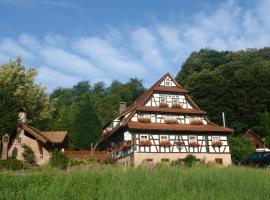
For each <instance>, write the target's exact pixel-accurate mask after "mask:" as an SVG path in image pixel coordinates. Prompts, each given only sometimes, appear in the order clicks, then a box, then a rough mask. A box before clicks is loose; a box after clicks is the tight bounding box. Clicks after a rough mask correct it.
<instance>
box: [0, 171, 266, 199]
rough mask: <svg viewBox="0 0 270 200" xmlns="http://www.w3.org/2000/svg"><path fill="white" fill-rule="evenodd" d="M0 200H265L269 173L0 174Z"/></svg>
mask: <svg viewBox="0 0 270 200" xmlns="http://www.w3.org/2000/svg"><path fill="white" fill-rule="evenodd" d="M0 199H93V200H94V199H110V200H111V199H117V200H121V199H127V200H128V199H136V200H137V199H147V200H152V199H153V200H159V199H162V200H163V199H177V200H178V199H196V200H198V199H215V200H216V199H229V200H233V199H237V200H240V199H245V200H248V199H258V200H263V199H270V171H269V170H262V169H251V168H236V167H231V168H215V167H192V168H179V167H178V168H177V167H172V168H160V169H153V170H146V169H133V168H131V169H127V170H125V171H124V170H120V169H111V168H109V169H105V170H100V171H96V170H95V172H91V171H90V172H89V171H88V172H59V171H53V170H45V171H41V172H35V173H29V172H27V173H2V174H0Z"/></svg>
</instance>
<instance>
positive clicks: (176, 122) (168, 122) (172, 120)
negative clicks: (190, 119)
mask: <svg viewBox="0 0 270 200" xmlns="http://www.w3.org/2000/svg"><path fill="white" fill-rule="evenodd" d="M164 122H165V123H166V124H178V121H177V120H176V119H165V120H164Z"/></svg>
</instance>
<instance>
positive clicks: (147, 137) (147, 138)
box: [140, 134, 149, 141]
mask: <svg viewBox="0 0 270 200" xmlns="http://www.w3.org/2000/svg"><path fill="white" fill-rule="evenodd" d="M144 137H145V138H144ZM146 140H149V136H148V135H146V134H144V135H140V141H146Z"/></svg>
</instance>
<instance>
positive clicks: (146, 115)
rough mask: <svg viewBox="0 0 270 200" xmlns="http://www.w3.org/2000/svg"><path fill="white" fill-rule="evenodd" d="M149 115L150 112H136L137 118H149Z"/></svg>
mask: <svg viewBox="0 0 270 200" xmlns="http://www.w3.org/2000/svg"><path fill="white" fill-rule="evenodd" d="M150 117H151V116H150V114H138V118H147V119H149V118H150Z"/></svg>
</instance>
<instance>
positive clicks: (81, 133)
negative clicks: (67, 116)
mask: <svg viewBox="0 0 270 200" xmlns="http://www.w3.org/2000/svg"><path fill="white" fill-rule="evenodd" d="M75 107H76V112H75V115H74V120H73V122H72V125H71V127H70V135H71V140H72V144H73V148H74V149H88V148H89V147H90V144H91V143H93V144H94V143H96V142H97V140H98V139H99V137H100V134H101V123H100V121H99V119H98V117H97V115H96V113H95V110H94V108H93V106H92V103H91V99H90V95H87V94H85V95H83V96H82V97H81V99H80V100H79V102H77V103H76V105H75Z"/></svg>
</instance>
